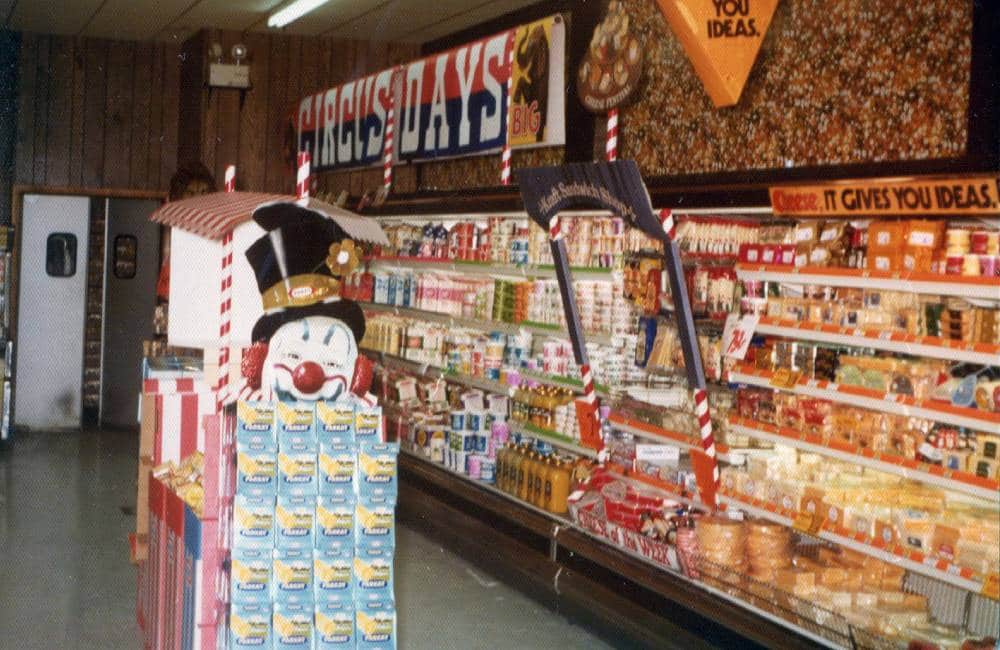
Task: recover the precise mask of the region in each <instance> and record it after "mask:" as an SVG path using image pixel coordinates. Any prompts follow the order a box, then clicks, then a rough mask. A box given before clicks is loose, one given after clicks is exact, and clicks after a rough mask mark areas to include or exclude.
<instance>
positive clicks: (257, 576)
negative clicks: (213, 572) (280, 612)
mask: <svg viewBox="0 0 1000 650" xmlns="http://www.w3.org/2000/svg"><path fill="white" fill-rule="evenodd" d="M272 563H273V559H272V557H271V549H269V548H267V549H256V548H234V549H233V552H232V561H231V564H230V579H231V583H230V595H231V597H232V600H233V602H234V603H236V602H239V603H262V604H267V603H270V602H271V568H272V567H271V565H272Z"/></svg>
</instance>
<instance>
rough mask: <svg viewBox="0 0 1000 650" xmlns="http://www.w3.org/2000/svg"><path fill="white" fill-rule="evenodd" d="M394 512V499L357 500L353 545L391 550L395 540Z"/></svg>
mask: <svg viewBox="0 0 1000 650" xmlns="http://www.w3.org/2000/svg"><path fill="white" fill-rule="evenodd" d="M395 511H396V501H395V499H390V498H388V497H375V498H367V499H358V505H357V509H356V511H355V514H356V516H355V522H354V543H355V545H356V546H381V547H390V550H391V547H392V546H394V545H395V540H396V512H395Z"/></svg>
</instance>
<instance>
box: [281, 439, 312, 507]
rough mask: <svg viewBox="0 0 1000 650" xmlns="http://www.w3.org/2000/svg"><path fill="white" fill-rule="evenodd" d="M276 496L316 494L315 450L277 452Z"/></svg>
mask: <svg viewBox="0 0 1000 650" xmlns="http://www.w3.org/2000/svg"><path fill="white" fill-rule="evenodd" d="M278 494H279V495H285V496H313V495H315V494H316V452H315V450H313V451H294V450H286V449H279V450H278Z"/></svg>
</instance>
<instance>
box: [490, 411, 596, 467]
mask: <svg viewBox="0 0 1000 650" xmlns="http://www.w3.org/2000/svg"><path fill="white" fill-rule="evenodd" d="M507 425H508V426H509V427H510V430H511V433H517V434H520V435H522V436H528V437H530V438H537V439H538V440H544V441H545V442H547V443H549V444H551V445H552V446H553V447H558V448H559V449H565V450H566V451H571V452H573V453H574V454H577V455H578V456H586V457H587V458H597V450H596V449H591V448H590V447H584V446H583V445H579V444H577V441H575V440H571V439H570V438H567V437H565V436H561V435H559V434H558V433H556V432H555V431H546V430H545V429H542V428H540V427H536V426H533V425H530V424H526V423H523V422H517V421H515V420H508V422H507Z"/></svg>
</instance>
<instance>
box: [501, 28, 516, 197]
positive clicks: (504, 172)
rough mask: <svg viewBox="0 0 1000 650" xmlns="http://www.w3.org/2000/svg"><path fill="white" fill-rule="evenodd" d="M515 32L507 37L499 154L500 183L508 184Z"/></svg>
mask: <svg viewBox="0 0 1000 650" xmlns="http://www.w3.org/2000/svg"><path fill="white" fill-rule="evenodd" d="M515 34H516V32H511V35H510V38H509V39H508V44H509V45H510V57H508V59H507V69H508V70H509V72H508V74H507V139H506V140H505V142H504V145H503V153H502V154H501V155H500V184H501V185H510V125H511V122H512V120H511V115H510V108H511V105H512V104H513V97H514V35H515Z"/></svg>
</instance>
